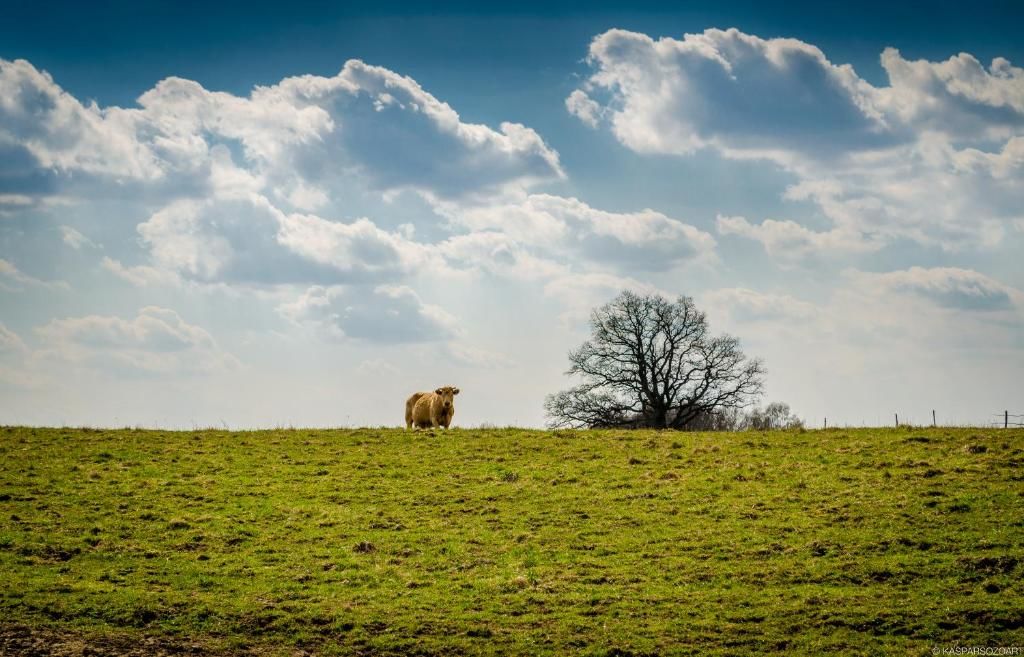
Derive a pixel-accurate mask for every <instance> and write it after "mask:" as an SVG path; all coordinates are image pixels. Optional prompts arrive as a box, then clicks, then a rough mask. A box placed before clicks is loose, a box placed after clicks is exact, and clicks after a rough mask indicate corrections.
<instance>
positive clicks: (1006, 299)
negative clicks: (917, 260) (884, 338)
mask: <svg viewBox="0 0 1024 657" xmlns="http://www.w3.org/2000/svg"><path fill="white" fill-rule="evenodd" d="M846 276H847V278H849V279H850V280H852V281H854V282H855V283H856V284H857V285H859V286H861V287H862V288H864V289H868V290H873V291H875V292H876V293H879V292H883V291H884V292H888V293H899V294H911V295H915V296H918V297H920V298H923V299H926V300H928V301H930V302H931V303H933V304H935V305H936V306H938V307H941V308H947V309H951V310H966V311H1004V310H1012V309H1013V308H1015V307H1016V308H1018V309H1020V310H1024V293H1021V292H1020V291H1019V290H1017V289H1015V288H1012V287H1010V286H1008V285H1005V284H1003V283H1000V282H999V281H997V280H995V279H993V278H991V277H989V276H986V275H984V274H981V273H979V272H977V271H974V270H971V269H961V268H957V267H933V268H924V267H911V268H910V269H906V270H900V271H892V272H885V273H871V272H862V271H848V272H847V273H846Z"/></svg>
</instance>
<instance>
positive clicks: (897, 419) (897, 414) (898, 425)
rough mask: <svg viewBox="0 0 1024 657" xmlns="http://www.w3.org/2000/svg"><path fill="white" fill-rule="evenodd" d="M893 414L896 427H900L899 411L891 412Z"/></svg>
mask: <svg viewBox="0 0 1024 657" xmlns="http://www.w3.org/2000/svg"><path fill="white" fill-rule="evenodd" d="M893 415H895V416H896V428H897V429H899V428H900V414H899V413H893Z"/></svg>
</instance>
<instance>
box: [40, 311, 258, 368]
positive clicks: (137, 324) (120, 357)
mask: <svg viewBox="0 0 1024 657" xmlns="http://www.w3.org/2000/svg"><path fill="white" fill-rule="evenodd" d="M36 333H37V334H38V336H39V338H40V339H41V340H42V341H43V343H44V344H45V345H46V348H45V351H46V354H47V355H49V356H52V357H57V358H59V359H62V360H67V361H71V362H76V363H86V364H90V365H99V366H104V367H105V366H107V365H109V364H115V365H118V366H121V367H124V368H127V369H130V370H135V371H140V372H148V373H153V374H160V373H163V374H167V373H206V372H216V371H223V370H227V369H233V368H236V367H238V365H239V363H238V360H237V359H236V358H235V357H234V356H232V355H231V354H229V353H227V352H225V351H223V350H221V348H220V347H219V346H218V345H217V342H216V341H215V340H214V338H213V336H211V335H210V334H209V333H208V332H207V331H206V330H205V329H203V328H201V327H199V326H195V325H193V324H189V323H187V322H186V321H185V320H183V319H182V318H181V317H180V316H179V315H178V314H177V313H176V312H174V311H173V310H168V309H166V308H160V307H156V306H148V307H145V308H143V309H141V310H140V311H139V313H138V315H137V316H135V317H134V318H131V319H123V318H121V317H116V316H101V315H88V316H85V317H69V318H65V319H55V320H53V321H51V322H50V323H49V324H46V325H45V326H42V327H40V328H38V329H36Z"/></svg>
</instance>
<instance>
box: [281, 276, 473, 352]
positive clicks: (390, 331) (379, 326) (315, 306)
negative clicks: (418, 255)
mask: <svg viewBox="0 0 1024 657" xmlns="http://www.w3.org/2000/svg"><path fill="white" fill-rule="evenodd" d="M278 311H279V312H280V313H281V314H282V315H283V316H284V317H286V318H287V319H289V320H291V321H292V322H295V323H297V324H309V325H312V326H314V327H316V328H318V329H320V330H321V331H323V332H324V333H325V334H326V335H328V336H330V337H332V338H335V339H344V338H352V339H357V340H364V341H367V342H377V343H384V344H397V343H416V342H437V341H445V340H449V339H452V338H454V337H457V336H459V335H460V334H461V331H460V329H459V325H458V321H457V320H456V319H455V318H454V317H453V316H452V315H450V314H449V313H448V312H446V311H445V310H444V309H442V308H440V307H439V306H435V305H432V304H428V303H424V302H423V301H422V300H421V299H420V297H419V295H418V294H416V292H415V291H413V290H412V289H411V288H409V287H406V286H395V285H380V286H377V287H375V288H372V289H370V288H367V287H365V286H358V287H343V286H321V285H316V286H313V287H310V288H309V289H307V290H306V291H305V292H304V293H303V294H302V296H300V297H299V298H298V299H296V300H295V301H293V302H291V303H286V304H282V305H281V306H280V307H279V308H278Z"/></svg>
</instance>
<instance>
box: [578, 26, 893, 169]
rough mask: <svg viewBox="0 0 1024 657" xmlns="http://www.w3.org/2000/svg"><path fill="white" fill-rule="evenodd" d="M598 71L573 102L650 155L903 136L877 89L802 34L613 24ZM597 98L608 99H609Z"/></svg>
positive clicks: (827, 150) (823, 145) (875, 141)
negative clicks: (677, 35) (667, 30)
mask: <svg viewBox="0 0 1024 657" xmlns="http://www.w3.org/2000/svg"><path fill="white" fill-rule="evenodd" d="M588 61H589V62H590V64H591V66H593V68H594V69H595V72H594V73H593V75H592V76H591V77H590V78H588V80H587V83H586V85H585V87H584V90H585V91H589V93H584V92H582V91H581V92H580V93H574V95H572V96H570V99H571V100H567V106H568V107H569V109H570V111H572V112H573V113H574V114H576V115H577V116H581V118H582V119H583V120H584V121H586V122H588V123H591V124H593V123H595V122H596V117H597V116H599V115H601V114H606V115H607V117H608V119H607V120H608V121H609V123H610V124H611V129H612V131H613V132H614V134H615V136H616V137H617V138H618V139H619V140H620V141H621V142H622V143H623V144H625V145H626V146H628V147H629V148H632V149H633V150H636V151H639V152H642V153H671V154H686V153H691V152H693V151H694V150H696V149H700V148H705V147H713V148H716V149H719V150H721V151H722V152H724V153H725V154H727V155H731V156H735V157H773V158H776V159H780V160H785V159H787V157H788V154H789V153H791V152H796V153H799V154H801V155H805V156H813V157H816V158H817V157H830V156H835V155H839V154H842V153H844V152H846V151H848V150H851V149H854V150H857V149H863V148H872V147H879V146H884V145H887V144H891V143H893V142H895V141H897V140H898V138H899V137H898V135H897V134H895V133H894V131H893V130H892V127H891V126H889V125H888V124H887V122H886V120H885V117H884V116H883V115H882V113H881V112H880V111H879V109H878V107H877V105H878V101H877V99H876V97H875V96H876V93H875V89H874V88H872V87H871V86H870V85H868V84H867V83H865V82H864V81H863V80H861V79H860V78H859V77H858V76H857V74H856V73H855V72H854V70H853V68H852V67H851V66H849V65H839V66H837V65H835V64H833V63H832V62H830V61H829V60H828V59H827V58H826V57H825V55H824V53H822V52H821V50H819V49H818V48H816V47H815V46H812V45H810V44H807V43H804V42H801V41H798V40H796V39H761V38H759V37H756V36H753V35H749V34H744V33H743V32H740V31H739V30H736V29H730V30H717V29H711V30H706V31H705V32H703V33H702V34H687V35H686V36H685V37H684V38H683V39H682V40H678V39H672V38H661V39H657V40H655V39H652V38H651V37H649V36H647V35H645V34H639V33H636V32H629V31H626V30H617V29H615V30H609V31H608V32H605V33H603V34H600V35H598V36H597V37H595V38H594V40H593V41H592V42H591V44H590V51H589V55H588ZM595 96H598V97H601V98H602V99H603V102H602V103H598V101H597V100H595V98H594V97H595Z"/></svg>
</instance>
